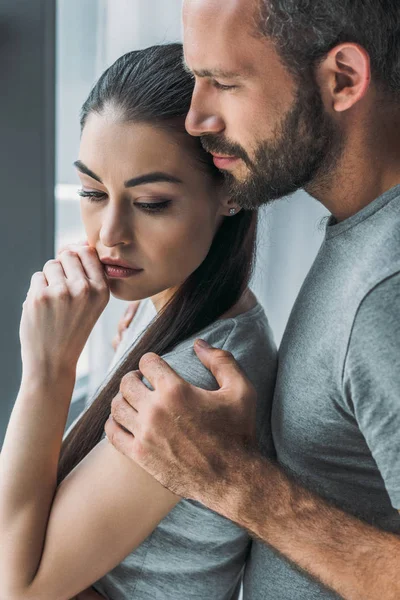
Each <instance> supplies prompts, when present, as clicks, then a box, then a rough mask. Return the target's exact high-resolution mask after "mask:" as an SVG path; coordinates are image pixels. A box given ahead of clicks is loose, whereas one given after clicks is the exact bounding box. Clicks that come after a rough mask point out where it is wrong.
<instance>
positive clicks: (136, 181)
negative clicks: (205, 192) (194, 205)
mask: <svg viewBox="0 0 400 600" xmlns="http://www.w3.org/2000/svg"><path fill="white" fill-rule="evenodd" d="M74 166H75V167H76V168H77V169H78V171H80V172H81V173H84V174H85V175H88V176H89V177H91V178H92V179H95V180H96V181H98V182H99V183H103V182H102V180H101V179H100V177H99V176H98V175H96V173H93V171H91V169H89V167H87V166H86V165H85V164H84V163H83V162H82V161H81V160H77V161H75V162H74ZM160 181H163V182H167V183H183V181H182V179H179V177H175V176H174V175H170V174H169V173H163V172H161V171H154V172H153V173H146V174H145V175H139V176H138V177H133V178H132V179H128V181H125V183H124V186H125V187H126V188H130V187H137V186H138V185H144V184H146V183H158V182H160Z"/></svg>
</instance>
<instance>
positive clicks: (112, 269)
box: [104, 264, 143, 279]
mask: <svg viewBox="0 0 400 600" xmlns="http://www.w3.org/2000/svg"><path fill="white" fill-rule="evenodd" d="M104 270H105V272H106V275H107V276H108V277H110V278H111V279H126V278H127V277H133V276H134V275H138V274H139V273H141V272H142V271H143V269H127V268H126V267H119V266H118V265H106V264H105V265H104Z"/></svg>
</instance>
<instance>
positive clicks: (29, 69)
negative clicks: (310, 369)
mask: <svg viewBox="0 0 400 600" xmlns="http://www.w3.org/2000/svg"><path fill="white" fill-rule="evenodd" d="M180 13H181V0H146V1H144V0H58V1H55V0H1V3H0V73H1V93H0V176H1V177H0V181H1V190H2V197H1V204H0V231H1V235H0V253H1V263H2V270H1V275H2V279H1V284H0V285H1V287H0V331H1V335H0V376H1V383H2V386H1V389H2V393H1V399H0V446H1V444H2V442H3V439H4V433H5V429H6V426H7V422H8V419H9V416H10V413H11V410H12V407H13V404H14V401H15V397H16V394H17V392H18V387H19V380H20V376H21V360H20V348H19V336H18V330H19V320H20V316H21V310H22V303H23V301H24V299H25V296H26V293H27V290H28V288H29V282H30V277H31V275H32V273H33V272H34V271H37V270H41V269H42V267H43V265H44V263H45V262H46V261H47V260H48V259H49V258H52V257H54V256H55V253H56V251H57V249H58V248H60V247H61V246H62V245H64V244H67V243H71V242H74V241H78V240H80V239H84V238H85V234H84V231H83V228H82V224H81V221H80V211H79V200H78V195H77V190H78V188H79V183H78V179H77V176H76V174H75V172H74V169H73V167H72V163H73V162H74V160H76V158H77V156H78V147H79V134H80V132H79V113H80V107H81V105H82V103H83V102H84V100H85V99H86V96H87V95H88V93H89V91H90V89H91V87H92V85H93V84H94V82H95V81H96V79H97V78H98V77H99V76H100V74H101V73H102V72H103V71H104V69H105V68H106V67H108V66H109V65H110V64H111V63H112V62H113V61H114V60H115V59H116V58H118V57H119V56H120V55H122V54H124V53H125V52H128V51H130V50H134V49H139V48H144V47H146V46H150V45H152V44H159V43H166V42H172V41H179V40H181V14H180ZM326 214H327V213H326V211H325V209H324V208H323V207H322V206H320V205H319V204H318V203H317V202H316V201H314V200H313V199H311V198H310V197H309V196H307V194H305V193H304V192H298V193H297V194H295V195H294V196H292V197H291V198H290V199H284V200H281V201H279V202H277V203H275V204H273V205H271V206H270V207H268V208H264V209H262V211H261V214H260V228H259V243H258V258H257V265H256V272H255V276H254V280H253V282H252V287H253V289H254V291H255V293H256V294H257V296H258V298H259V300H260V302H261V303H262V304H263V306H264V308H265V310H266V313H267V316H268V318H269V320H270V323H271V326H272V329H273V331H274V334H275V339H276V341H277V343H278V344H279V342H280V340H281V337H282V333H283V331H284V328H285V325H286V321H287V318H288V316H289V313H290V310H291V308H292V305H293V302H294V300H295V298H296V295H297V293H298V291H299V289H300V287H301V284H302V282H303V280H304V277H305V275H306V274H307V272H308V270H309V268H310V266H311V263H312V261H313V260H314V257H315V255H316V253H317V251H318V249H319V246H320V244H321V240H322V237H323V233H324V227H323V221H324V217H325V216H326ZM125 307H126V303H125V302H123V301H119V300H116V299H112V300H111V301H110V304H109V305H108V307H107V309H106V311H105V312H104V313H103V315H102V317H101V318H100V320H99V321H98V323H97V325H96V327H95V329H94V330H93V332H92V334H91V336H90V339H89V341H88V343H87V345H86V348H85V350H84V352H83V353H82V356H81V359H80V361H79V365H78V373H77V382H76V387H75V392H74V397H73V399H72V404H71V410H70V415H69V421H68V422H69V423H70V422H71V421H72V420H73V419H74V418H75V416H76V415H77V414H78V413H79V412H80V411H81V410H82V407H83V405H84V403H85V400H86V398H87V397H88V394H89V395H90V394H92V393H93V392H94V390H95V389H96V388H97V387H98V385H99V384H100V383H101V381H102V379H103V377H104V376H105V373H106V371H107V369H108V366H109V363H110V361H111V359H112V356H113V349H112V346H111V340H112V337H113V336H114V334H115V331H116V328H117V323H118V320H119V318H120V317H121V315H122V313H123V312H124V310H125ZM55 401H57V399H56V398H55Z"/></svg>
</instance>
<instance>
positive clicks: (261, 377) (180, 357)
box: [143, 320, 277, 458]
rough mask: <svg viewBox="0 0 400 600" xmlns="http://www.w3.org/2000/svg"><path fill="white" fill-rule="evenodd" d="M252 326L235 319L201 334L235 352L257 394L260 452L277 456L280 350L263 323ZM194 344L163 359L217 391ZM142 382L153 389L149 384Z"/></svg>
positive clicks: (196, 382)
mask: <svg viewBox="0 0 400 600" xmlns="http://www.w3.org/2000/svg"><path fill="white" fill-rule="evenodd" d="M257 327H258V328H259V330H256V329H255V324H254V323H253V324H252V329H251V331H250V332H249V331H247V330H246V328H245V327H244V326H243V324H242V325H241V326H237V325H236V324H235V322H234V321H233V320H225V321H220V322H219V323H216V324H215V327H214V328H213V329H211V330H208V331H207V332H204V333H202V334H201V337H202V339H204V340H205V341H206V342H208V343H209V344H210V345H211V346H213V347H215V348H222V349H224V350H227V351H229V352H231V353H232V355H233V357H234V358H235V360H236V361H237V362H238V363H239V365H240V367H241V368H242V370H243V371H244V373H245V375H246V376H247V377H248V379H249V380H250V381H251V382H252V384H253V385H254V387H255V389H256V392H257V410H256V432H257V441H258V446H259V449H260V451H261V452H262V453H263V454H265V455H267V456H269V457H271V458H274V457H275V451H274V447H273V441H272V435H271V407H272V398H273V392H274V387H275V379H276V371H277V351H276V346H275V342H274V340H273V335H272V331H271V330H270V328H269V326H267V325H266V324H265V322H264V321H263V320H260V323H259V324H257ZM193 341H194V340H192V341H189V342H185V343H184V344H183V345H182V347H178V348H177V349H176V351H172V352H171V353H169V354H166V355H165V356H163V358H164V360H165V361H166V362H167V363H168V364H169V365H170V366H171V367H172V368H173V369H174V371H176V372H177V373H178V375H180V376H181V377H182V378H183V379H185V380H186V381H188V382H189V383H191V384H192V385H195V386H196V387H200V388H202V389H205V390H217V389H218V388H219V386H218V383H217V381H216V380H215V379H214V377H213V375H212V373H211V372H210V371H209V370H208V369H206V367H205V366H204V365H203V364H202V363H201V361H200V360H199V358H198V357H197V355H196V353H195V351H194V348H193ZM143 382H144V383H145V384H146V385H147V386H148V387H149V388H150V389H152V388H151V386H150V383H149V382H148V381H147V380H146V379H144V380H143Z"/></svg>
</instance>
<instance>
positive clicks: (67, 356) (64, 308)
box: [20, 242, 110, 378]
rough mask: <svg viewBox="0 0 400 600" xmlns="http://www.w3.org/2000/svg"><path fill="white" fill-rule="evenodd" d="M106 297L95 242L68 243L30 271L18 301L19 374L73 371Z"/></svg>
mask: <svg viewBox="0 0 400 600" xmlns="http://www.w3.org/2000/svg"><path fill="white" fill-rule="evenodd" d="M109 298H110V290H109V285H108V281H107V277H106V275H105V272H104V268H103V265H102V263H101V262H100V260H99V256H98V254H97V251H96V249H95V248H93V247H90V246H89V245H86V244H85V243H84V242H83V243H81V244H73V245H70V246H67V247H65V248H63V249H62V250H61V251H60V252H59V254H58V255H57V258H56V259H54V260H49V261H48V262H47V263H46V264H45V265H44V267H43V271H39V272H36V273H34V274H33V276H32V279H31V285H30V288H29V291H28V294H27V297H26V300H25V302H24V304H23V311H22V317H21V324H20V339H21V353H22V364H23V374H24V375H28V376H29V377H32V376H33V377H41V378H43V377H48V376H53V375H54V376H57V375H58V374H60V373H72V374H73V375H74V374H75V370H76V364H77V361H78V358H79V356H80V354H81V352H82V350H83V348H84V346H85V344H86V341H87V339H88V337H89V334H90V332H91V331H92V329H93V327H94V325H95V323H96V321H97V320H98V318H99V317H100V315H101V313H102V312H103V310H104V308H105V307H106V305H107V303H108V301H109Z"/></svg>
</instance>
